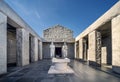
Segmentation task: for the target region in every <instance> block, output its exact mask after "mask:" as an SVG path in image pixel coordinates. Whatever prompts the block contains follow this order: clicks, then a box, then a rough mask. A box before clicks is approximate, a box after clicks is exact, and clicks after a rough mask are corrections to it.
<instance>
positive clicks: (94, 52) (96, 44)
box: [88, 30, 101, 66]
mask: <svg viewBox="0 0 120 82" xmlns="http://www.w3.org/2000/svg"><path fill="white" fill-rule="evenodd" d="M88 57H89V58H88V59H89V64H90V65H94V66H101V33H100V32H98V31H96V30H95V31H93V32H91V33H90V34H89V56H88Z"/></svg>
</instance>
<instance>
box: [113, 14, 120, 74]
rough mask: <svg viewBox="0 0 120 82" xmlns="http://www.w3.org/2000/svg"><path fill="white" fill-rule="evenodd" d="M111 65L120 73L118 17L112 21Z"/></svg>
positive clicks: (119, 26) (119, 28)
mask: <svg viewBox="0 0 120 82" xmlns="http://www.w3.org/2000/svg"><path fill="white" fill-rule="evenodd" d="M112 65H113V71H115V72H117V73H120V15H118V16H117V17H115V18H113V19H112Z"/></svg>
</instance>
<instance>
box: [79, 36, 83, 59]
mask: <svg viewBox="0 0 120 82" xmlns="http://www.w3.org/2000/svg"><path fill="white" fill-rule="evenodd" d="M79 58H80V59H83V39H82V38H81V39H80V40H79Z"/></svg>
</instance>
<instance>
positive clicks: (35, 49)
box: [34, 37, 38, 61]
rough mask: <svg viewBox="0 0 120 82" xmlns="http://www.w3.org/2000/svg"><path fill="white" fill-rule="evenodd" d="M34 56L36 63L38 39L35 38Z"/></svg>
mask: <svg viewBox="0 0 120 82" xmlns="http://www.w3.org/2000/svg"><path fill="white" fill-rule="evenodd" d="M34 40H35V41H34V44H35V47H34V55H35V61H38V39H37V38H36V37H34Z"/></svg>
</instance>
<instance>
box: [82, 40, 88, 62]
mask: <svg viewBox="0 0 120 82" xmlns="http://www.w3.org/2000/svg"><path fill="white" fill-rule="evenodd" d="M83 59H84V60H85V61H87V41H86V39H83Z"/></svg>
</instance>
